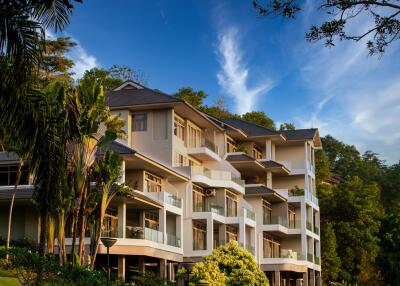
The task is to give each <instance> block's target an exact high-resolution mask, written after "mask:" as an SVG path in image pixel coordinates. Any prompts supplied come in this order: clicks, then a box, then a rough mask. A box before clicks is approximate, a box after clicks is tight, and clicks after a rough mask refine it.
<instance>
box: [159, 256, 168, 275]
mask: <svg viewBox="0 0 400 286" xmlns="http://www.w3.org/2000/svg"><path fill="white" fill-rule="evenodd" d="M160 277H161V278H164V279H166V278H167V260H165V259H160Z"/></svg>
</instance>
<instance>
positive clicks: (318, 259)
mask: <svg viewBox="0 0 400 286" xmlns="http://www.w3.org/2000/svg"><path fill="white" fill-rule="evenodd" d="M314 263H315V264H318V265H320V264H321V260H320V258H319V257H318V256H314Z"/></svg>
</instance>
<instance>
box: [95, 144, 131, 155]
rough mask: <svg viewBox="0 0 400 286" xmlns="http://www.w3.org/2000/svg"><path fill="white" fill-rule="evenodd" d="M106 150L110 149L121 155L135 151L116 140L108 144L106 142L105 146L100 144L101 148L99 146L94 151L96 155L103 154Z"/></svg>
mask: <svg viewBox="0 0 400 286" xmlns="http://www.w3.org/2000/svg"><path fill="white" fill-rule="evenodd" d="M107 150H112V151H115V152H118V153H119V154H121V155H127V154H134V153H136V151H135V150H133V149H131V148H129V147H127V146H125V145H124V144H121V143H119V142H117V141H112V142H110V143H108V144H106V145H105V146H102V147H101V148H99V149H98V150H97V152H96V155H97V156H101V155H102V154H104V153H105V152H106V151H107Z"/></svg>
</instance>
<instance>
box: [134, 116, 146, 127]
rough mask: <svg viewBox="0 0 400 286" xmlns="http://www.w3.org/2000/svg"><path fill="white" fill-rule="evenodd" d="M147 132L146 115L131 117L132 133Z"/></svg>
mask: <svg viewBox="0 0 400 286" xmlns="http://www.w3.org/2000/svg"><path fill="white" fill-rule="evenodd" d="M146 130H147V113H137V114H134V115H133V131H146Z"/></svg>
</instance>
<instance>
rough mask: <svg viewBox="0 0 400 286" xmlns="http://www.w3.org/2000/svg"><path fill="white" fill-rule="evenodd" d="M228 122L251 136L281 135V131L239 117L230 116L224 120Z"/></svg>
mask: <svg viewBox="0 0 400 286" xmlns="http://www.w3.org/2000/svg"><path fill="white" fill-rule="evenodd" d="M222 121H223V122H225V123H226V124H229V125H231V126H233V127H235V128H238V129H240V130H242V131H243V132H245V133H246V134H247V135H249V136H268V135H278V136H279V135H280V134H281V133H280V132H278V131H275V130H272V129H269V128H265V127H263V126H260V125H256V124H253V123H250V122H247V121H244V120H242V119H238V118H228V119H224V120H222Z"/></svg>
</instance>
